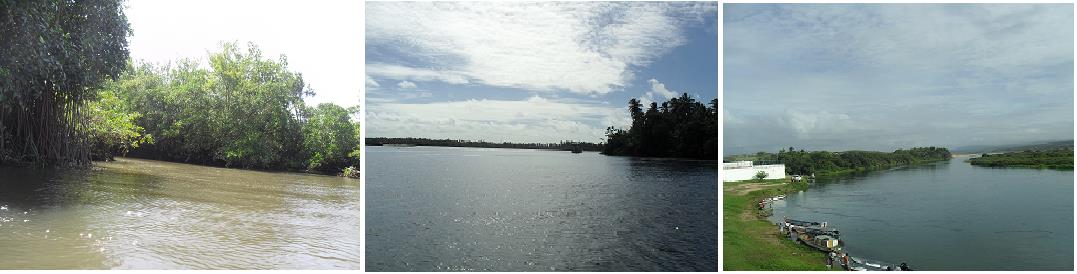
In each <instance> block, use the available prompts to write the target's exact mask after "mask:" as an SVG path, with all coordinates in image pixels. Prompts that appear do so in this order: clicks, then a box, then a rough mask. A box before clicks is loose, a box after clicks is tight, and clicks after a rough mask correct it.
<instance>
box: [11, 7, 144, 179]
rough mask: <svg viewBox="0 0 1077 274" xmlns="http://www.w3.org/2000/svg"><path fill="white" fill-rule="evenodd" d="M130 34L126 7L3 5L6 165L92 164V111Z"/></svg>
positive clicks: (124, 54) (118, 70) (120, 65)
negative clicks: (91, 104)
mask: <svg viewBox="0 0 1077 274" xmlns="http://www.w3.org/2000/svg"><path fill="white" fill-rule="evenodd" d="M129 31H130V30H129V28H128V24H127V17H126V16H125V15H124V14H123V6H122V3H121V1H119V0H87V1H63V0H41V1H12V0H0V162H9V161H10V162H37V163H42V164H85V163H88V162H89V159H90V143H91V142H90V141H89V140H88V139H87V137H88V136H87V134H88V129H89V128H88V127H87V125H86V118H85V117H86V115H89V114H87V113H84V112H83V111H84V110H86V108H85V103H86V102H87V101H88V100H92V99H93V98H94V97H95V96H96V88H97V87H98V86H99V85H100V84H101V83H102V82H103V81H105V80H107V79H112V78H114V77H115V76H116V75H119V74H120V73H121V71H122V70H123V68H124V62H125V61H126V60H127V58H128V50H127V35H128V33H129Z"/></svg>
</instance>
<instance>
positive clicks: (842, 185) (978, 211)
mask: <svg viewBox="0 0 1077 274" xmlns="http://www.w3.org/2000/svg"><path fill="white" fill-rule="evenodd" d="M783 216H788V217H790V218H793V219H802V220H812V221H827V222H829V226H831V227H834V228H836V229H838V230H840V231H841V234H842V239H844V240H845V243H846V245H847V249H848V250H849V252H850V254H852V255H853V256H858V257H862V258H868V259H874V260H879V261H883V262H888V263H890V264H898V263H900V262H907V263H908V264H909V265H910V266H911V267H912V268H913V269H916V270H1072V269H1073V172H1072V171H1055V170H1035V169H1004V168H984V167H976V166H972V165H969V164H968V163H965V162H964V158H957V159H953V160H951V161H949V162H940V163H936V164H930V165H919V166H914V167H909V168H899V169H894V170H890V171H881V172H869V173H863V174H855V175H851V176H847V177H842V178H837V179H833V180H827V181H822V180H820V183H819V184H818V185H816V186H814V187H812V188H810V189H808V190H806V191H804V192H801V193H795V194H791V195H788V197H787V198H786V199H785V200H784V201H778V202H775V203H774V216H773V217H772V221H777V220H779V219H780V218H782V217H783Z"/></svg>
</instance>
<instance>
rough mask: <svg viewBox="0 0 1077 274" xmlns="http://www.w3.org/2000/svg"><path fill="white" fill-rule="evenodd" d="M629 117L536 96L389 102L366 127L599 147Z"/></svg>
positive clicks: (388, 132)
mask: <svg viewBox="0 0 1077 274" xmlns="http://www.w3.org/2000/svg"><path fill="white" fill-rule="evenodd" d="M627 116H628V114H627V113H625V111H624V110H622V109H621V108H619V107H608V106H598V105H595V104H588V103H581V102H570V101H559V100H553V99H549V98H543V97H540V96H532V97H530V98H528V99H525V100H519V101H514V100H485V99H483V100H474V99H472V100H466V101H453V102H436V103H416V104H408V103H392V102H385V103H380V104H377V105H374V106H371V107H370V109H369V112H368V115H367V123H368V124H369V125H370V126H369V127H368V134H369V135H370V136H386V137H405V136H406V137H428V138H452V139H470V140H480V139H482V140H487V141H510V142H558V141H561V140H565V139H572V140H579V141H587V142H601V141H603V140H604V139H605V138H604V137H605V135H604V134H605V129H606V127H607V126H618V127H625V126H627V125H628V124H629V121H628V120H629V118H628V117H627Z"/></svg>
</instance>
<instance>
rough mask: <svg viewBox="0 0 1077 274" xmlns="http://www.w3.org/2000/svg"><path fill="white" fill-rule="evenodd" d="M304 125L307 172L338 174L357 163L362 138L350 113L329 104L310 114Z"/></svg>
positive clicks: (315, 109) (311, 111)
mask: <svg viewBox="0 0 1077 274" xmlns="http://www.w3.org/2000/svg"><path fill="white" fill-rule="evenodd" d="M309 113H310V117H309V118H308V119H307V122H306V124H304V125H303V144H304V147H305V149H306V151H307V152H308V153H309V155H310V158H309V159H308V160H307V170H322V171H337V170H340V169H341V168H343V167H346V166H351V165H353V164H355V161H353V159H355V158H352V155H356V154H357V151H358V148H357V146H358V145H359V139H358V138H357V136H356V127H355V125H354V124H352V122H351V114H352V113H351V112H349V111H348V110H346V109H344V108H342V107H340V106H337V105H334V104H329V103H323V104H319V105H318V107H316V108H314V109H311V110H310V111H309Z"/></svg>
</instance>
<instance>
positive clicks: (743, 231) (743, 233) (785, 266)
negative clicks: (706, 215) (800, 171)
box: [722, 179, 840, 271]
mask: <svg viewBox="0 0 1077 274" xmlns="http://www.w3.org/2000/svg"><path fill="white" fill-rule="evenodd" d="M807 187H808V186H807V184H806V183H789V182H788V180H786V179H781V180H766V181H754V180H753V181H747V182H736V183H724V185H723V187H722V195H723V198H724V202H723V205H722V206H723V209H724V211H723V212H724V215H723V216H722V224H723V225H724V229H723V231H722V239H723V241H722V242H723V244H722V247H723V255H722V260H723V263H722V264H723V265H722V269H723V270H727V271H728V270H826V264H825V262H826V261H825V258H826V256H825V255H824V254H823V253H822V252H819V251H816V250H814V249H811V248H809V247H807V246H804V245H800V244H797V243H794V242H793V241H790V240H788V239H785V238H784V237H781V236H779V235H778V229H777V227H776V226H774V224H771V223H770V222H769V221H767V220H766V219H765V218H764V216H762V214H760V213H759V210H757V209H756V208H755V206H756V203H757V202H758V201H759V199H761V198H763V197H771V196H777V195H779V194H783V193H790V192H796V191H799V190H803V189H806V188H807ZM835 269H840V268H835Z"/></svg>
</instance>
